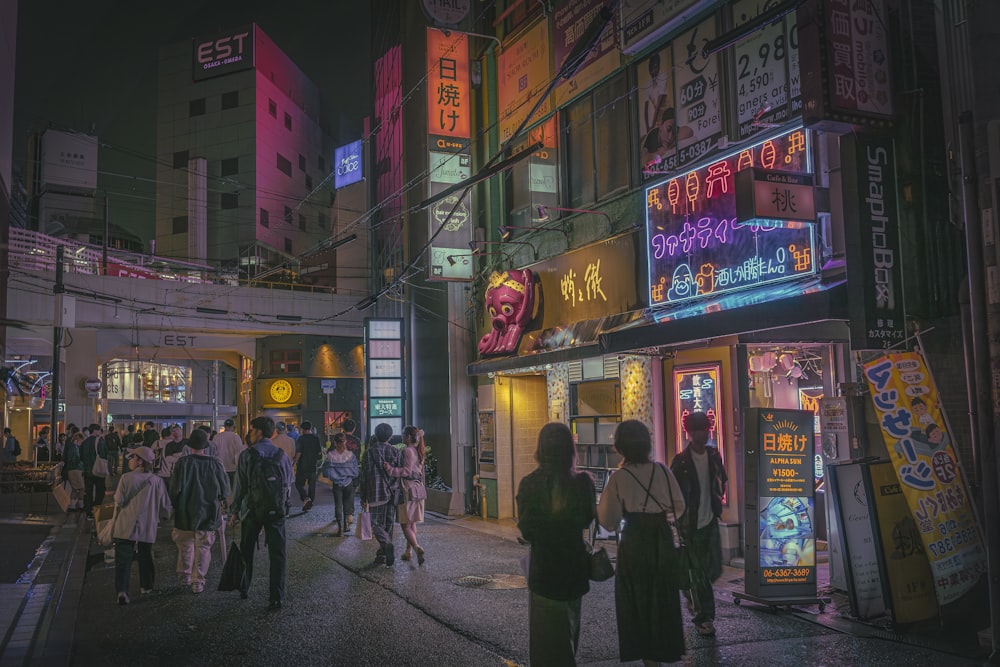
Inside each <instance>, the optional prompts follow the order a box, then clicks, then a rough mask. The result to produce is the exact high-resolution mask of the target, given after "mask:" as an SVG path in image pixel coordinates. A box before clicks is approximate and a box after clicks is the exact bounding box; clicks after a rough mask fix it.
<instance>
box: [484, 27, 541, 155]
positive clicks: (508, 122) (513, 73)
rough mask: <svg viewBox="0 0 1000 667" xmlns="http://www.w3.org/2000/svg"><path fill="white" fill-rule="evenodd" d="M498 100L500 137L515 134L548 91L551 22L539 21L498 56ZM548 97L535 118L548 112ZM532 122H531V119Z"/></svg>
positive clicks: (503, 139)
mask: <svg viewBox="0 0 1000 667" xmlns="http://www.w3.org/2000/svg"><path fill="white" fill-rule="evenodd" d="M497 69H498V70H499V71H498V72H497V75H498V78H499V81H498V82H497V100H498V102H499V105H500V124H499V125H500V140H501V141H506V140H507V139H509V138H510V137H511V135H513V134H514V130H516V129H517V127H518V125H520V124H521V121H523V120H524V118H525V116H527V115H528V112H529V111H531V109H532V107H534V106H535V103H536V102H537V101H538V96H539V95H541V94H542V93H543V92H545V88H546V86H548V84H549V80H550V79H551V78H552V77H551V76H550V74H549V72H550V68H549V24H548V22H547V21H539V23H538V24H537V25H536V26H535V27H533V28H532V29H531V30H529V31H528V32H526V33H525V34H524V36H522V37H521V38H520V39H518V40H517V41H516V42H514V43H513V44H512V45H511V46H510V47H509V48H506V49H504V51H503V53H501V54H500V57H499V58H498V59H497ZM549 102H550V101H549V100H548V99H546V100H545V102H544V103H543V104H542V105H541V106H540V107H539V109H538V112H537V113H536V114H535V115H534V116H532V119H537V118H542V117H543V116H545V115H546V114H548V113H549ZM529 124H530V122H529Z"/></svg>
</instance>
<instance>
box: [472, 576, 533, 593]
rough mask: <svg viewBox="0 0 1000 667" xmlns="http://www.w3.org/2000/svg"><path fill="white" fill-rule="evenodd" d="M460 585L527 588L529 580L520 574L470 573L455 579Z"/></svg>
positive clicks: (489, 587)
mask: <svg viewBox="0 0 1000 667" xmlns="http://www.w3.org/2000/svg"><path fill="white" fill-rule="evenodd" d="M455 584H457V585H458V586H465V587H467V588H485V589H488V590H494V591H499V590H511V589H514V588H527V587H528V580H527V579H525V578H524V577H523V576H522V575H520V574H470V575H467V576H464V577H459V578H458V579H456V580H455Z"/></svg>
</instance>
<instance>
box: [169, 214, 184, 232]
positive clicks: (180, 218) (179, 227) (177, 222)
mask: <svg viewBox="0 0 1000 667" xmlns="http://www.w3.org/2000/svg"><path fill="white" fill-rule="evenodd" d="M187 230H188V217H187V216H186V215H177V216H174V221H173V224H172V225H171V227H170V231H171V233H173V234H187Z"/></svg>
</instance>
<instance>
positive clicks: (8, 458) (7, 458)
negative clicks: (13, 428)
mask: <svg viewBox="0 0 1000 667" xmlns="http://www.w3.org/2000/svg"><path fill="white" fill-rule="evenodd" d="M20 455H21V443H19V442H18V441H17V438H15V437H14V434H13V433H11V432H10V429H9V428H5V429H4V430H3V464H4V465H5V466H12V465H15V464H16V463H17V457H18V456H20Z"/></svg>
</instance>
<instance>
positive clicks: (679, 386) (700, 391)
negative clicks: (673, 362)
mask: <svg viewBox="0 0 1000 667" xmlns="http://www.w3.org/2000/svg"><path fill="white" fill-rule="evenodd" d="M721 372H722V366H721V365H720V364H717V363H714V364H701V365H698V366H680V367H677V368H674V371H673V373H674V416H675V420H676V423H677V452H678V453H679V452H681V451H683V450H684V446H685V445H686V444H687V432H686V431H685V430H684V417H686V416H687V415H689V414H691V413H692V412H704V413H705V414H706V415H708V421H709V424H710V425H711V427H710V428H711V430H710V431H709V433H708V442H707V443H705V444H706V446H708V447H715V448H716V449H717V450H718V451H719V455H720V456H721V457H722V458H723V460H725V458H726V448H725V447H723V446H722V434H723V433H725V429H724V428H723V423H722V412H723V411H722V394H721V391H720V389H719V376H720V375H721Z"/></svg>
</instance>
